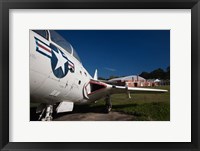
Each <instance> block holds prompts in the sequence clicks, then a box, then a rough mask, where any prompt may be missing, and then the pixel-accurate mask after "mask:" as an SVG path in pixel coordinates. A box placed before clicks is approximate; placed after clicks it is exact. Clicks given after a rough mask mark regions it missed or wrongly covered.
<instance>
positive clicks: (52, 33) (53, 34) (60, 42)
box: [33, 30, 81, 62]
mask: <svg viewBox="0 0 200 151" xmlns="http://www.w3.org/2000/svg"><path fill="white" fill-rule="evenodd" d="M33 31H34V32H36V33H37V34H39V35H41V36H42V37H44V38H46V39H47V40H49V33H48V31H47V30H33ZM49 32H50V37H51V40H52V41H53V42H54V43H56V44H57V45H59V46H60V47H62V48H63V49H65V50H66V51H67V52H68V53H70V54H73V56H74V57H75V58H76V59H77V60H78V61H79V62H81V60H80V58H79V56H78V54H77V52H76V50H75V49H74V48H73V47H72V45H71V44H70V43H69V42H68V41H67V40H66V39H65V38H63V37H62V36H61V35H60V34H59V33H58V32H56V31H55V30H49Z"/></svg>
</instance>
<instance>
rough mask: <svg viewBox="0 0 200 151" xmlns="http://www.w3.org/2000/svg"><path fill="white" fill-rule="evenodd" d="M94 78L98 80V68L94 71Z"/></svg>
mask: <svg viewBox="0 0 200 151" xmlns="http://www.w3.org/2000/svg"><path fill="white" fill-rule="evenodd" d="M93 79H94V80H98V72H97V69H96V70H95V73H94V78H93Z"/></svg>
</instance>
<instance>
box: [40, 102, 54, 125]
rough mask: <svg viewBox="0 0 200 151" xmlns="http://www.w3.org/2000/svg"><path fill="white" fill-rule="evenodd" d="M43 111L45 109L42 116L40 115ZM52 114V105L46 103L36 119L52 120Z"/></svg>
mask: <svg viewBox="0 0 200 151" xmlns="http://www.w3.org/2000/svg"><path fill="white" fill-rule="evenodd" d="M45 111H46V115H45V117H44V118H42V116H43V114H44V113H45ZM52 114H53V105H47V106H46V107H45V108H43V110H42V113H41V114H40V116H39V119H38V120H42V121H52V120H53V117H52ZM41 118H42V119H41Z"/></svg>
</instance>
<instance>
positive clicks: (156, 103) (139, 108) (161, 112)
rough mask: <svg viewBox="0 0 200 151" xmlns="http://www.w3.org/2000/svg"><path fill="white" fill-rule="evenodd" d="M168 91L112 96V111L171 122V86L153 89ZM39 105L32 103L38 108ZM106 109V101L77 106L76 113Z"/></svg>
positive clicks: (140, 119)
mask: <svg viewBox="0 0 200 151" xmlns="http://www.w3.org/2000/svg"><path fill="white" fill-rule="evenodd" d="M153 88H154V89H155V88H158V89H165V90H168V92H167V93H158V94H145V93H143V94H136V93H131V99H129V98H127V95H126V94H114V95H112V96H111V100H112V105H113V107H112V111H117V112H122V113H126V114H131V115H134V117H135V118H134V120H137V121H169V120H170V86H161V87H153ZM37 105H38V104H37V103H31V107H36V106H37ZM104 108H105V102H104V99H101V100H99V101H98V102H97V103H93V104H90V105H89V106H88V105H80V106H79V105H75V108H74V111H77V110H78V111H79V112H80V111H81V112H90V111H100V112H102V111H103V110H101V109H104Z"/></svg>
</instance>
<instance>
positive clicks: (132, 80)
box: [108, 75, 161, 87]
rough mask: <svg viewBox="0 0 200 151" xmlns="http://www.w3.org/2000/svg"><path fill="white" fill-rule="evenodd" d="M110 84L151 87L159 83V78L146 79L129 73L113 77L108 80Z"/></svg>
mask: <svg viewBox="0 0 200 151" xmlns="http://www.w3.org/2000/svg"><path fill="white" fill-rule="evenodd" d="M108 82H109V83H111V84H115V85H119V86H128V87H148V86H150V87H152V86H158V85H160V83H161V80H159V79H156V80H155V79H150V80H146V79H144V78H143V77H140V76H137V75H131V76H126V77H120V78H114V79H111V80H109V81H108Z"/></svg>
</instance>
